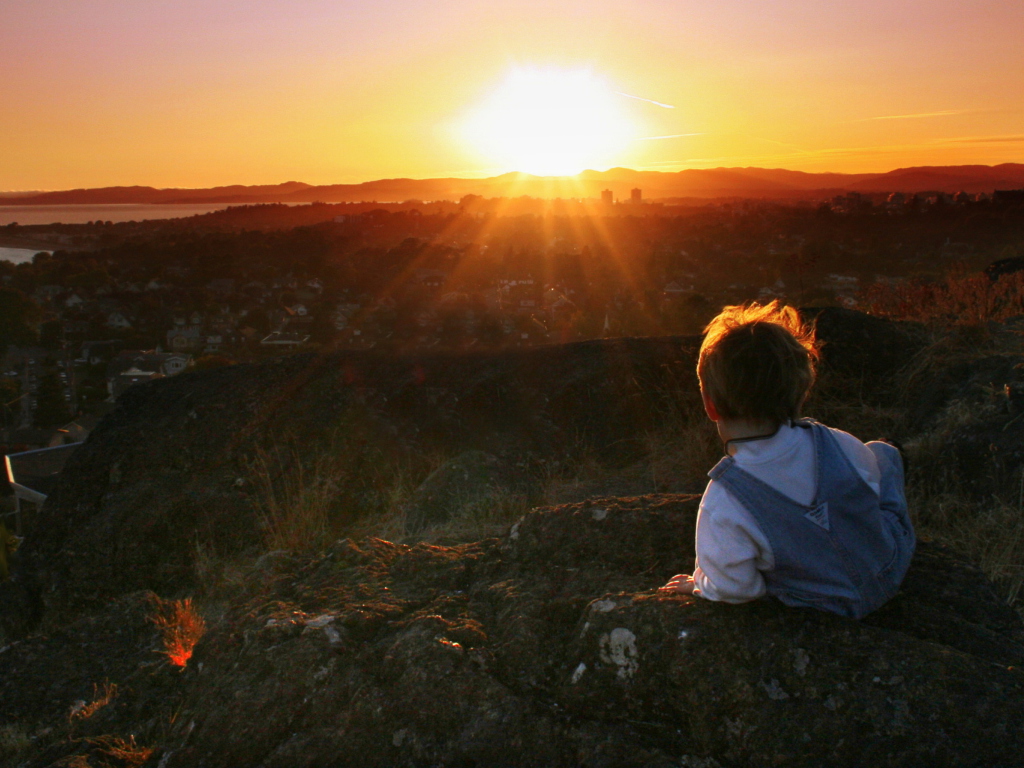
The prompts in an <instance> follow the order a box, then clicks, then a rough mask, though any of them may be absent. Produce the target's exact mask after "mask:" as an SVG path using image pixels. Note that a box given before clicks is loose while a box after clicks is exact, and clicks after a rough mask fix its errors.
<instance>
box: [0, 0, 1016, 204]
mask: <svg viewBox="0 0 1024 768" xmlns="http://www.w3.org/2000/svg"><path fill="white" fill-rule="evenodd" d="M1022 36H1024V2H1021V0H970V1H969V2H968V1H967V0H957V1H956V2H954V1H953V0H884V1H883V0H847V1H846V2H834V1H833V0H773V2H771V3H766V2H764V1H763V0H718V2H715V3H708V2H706V0H702V1H701V2H696V1H691V0H632V2H625V1H624V0H615V1H614V2H610V1H609V0H588V1H587V2H582V1H577V0H536V1H534V0H526V1H523V2H505V3H496V2H493V0H445V2H443V3H442V2H436V0H435V2H425V1H421V0H373V2H370V0H363V1H362V2H358V3H357V2H346V1H345V0H332V1H327V0H302V1H300V2H296V1H295V0H174V1H173V2H172V1H171V0H89V1H88V2H86V1H85V0H0V73H2V76H0V117H2V119H0V190H17V189H24V190H28V189H63V188H71V187H95V186H106V185H119V184H146V185H153V186H160V187H167V186H195V187H203V186H213V185H217V184H232V183H244V184H258V183H274V182H281V181H287V180H292V179H295V180H300V181H306V182H309V183H314V184H324V183H332V182H353V181H365V180H369V179H376V178H384V177H393V176H408V177H417V178H423V177H436V176H447V175H459V176H473V175H491V174H494V173H499V172H502V171H506V170H513V168H511V167H509V161H508V158H504V159H503V158H501V157H498V156H497V155H496V154H494V153H493V152H491V153H490V154H489V153H488V151H487V150H486V149H481V148H480V147H479V146H474V145H473V144H471V143H470V142H469V141H467V139H466V135H465V123H466V120H467V115H470V114H471V113H472V112H473V110H474V108H475V107H476V106H477V105H479V104H480V103H481V102H483V101H485V100H486V99H487V98H488V95H489V94H491V93H493V91H494V89H495V88H496V87H497V86H498V84H500V83H501V82H503V81H504V80H505V79H506V78H507V77H508V76H509V73H510V71H514V70H516V69H517V68H518V69H520V70H521V69H523V68H527V69H531V70H541V71H553V72H559V71H563V72H564V71H580V70H586V71H588V72H590V73H592V75H593V76H594V77H596V78H598V79H600V81H601V82H602V83H604V84H606V85H607V87H608V89H609V92H621V93H625V94H629V95H633V96H639V97H642V98H645V99H651V100H654V101H658V102H661V103H664V104H669V105H672V106H674V107H675V108H674V109H665V108H662V107H659V106H656V105H654V104H650V103H648V102H645V101H640V100H638V99H630V98H627V97H626V96H618V97H616V98H617V99H618V102H617V106H616V109H618V110H619V111H620V112H621V116H622V117H623V118H624V119H625V120H627V121H628V123H629V125H630V126H631V129H630V130H631V133H630V135H629V136H627V137H625V138H624V139H622V140H621V141H620V142H619V144H618V145H617V146H616V148H614V150H611V151H604V152H602V153H601V154H600V156H597V155H595V157H594V158H593V163H588V165H591V166H592V167H598V168H603V167H608V166H611V165H625V166H629V167H634V168H645V169H650V170H658V169H663V170H677V169H680V168H688V167H715V166H738V165H757V166H764V167H784V168H792V169H798V170H813V171H818V170H836V171H885V170H890V169H892V168H896V167H900V166H906V165H924V164H959V163H985V164H995V163H1000V162H1024V107H1022V105H1024V46H1021V44H1020V40H1021V38H1022ZM677 134H695V135H683V136H678V135H677ZM655 136H675V138H663V139H652V138H650V137H655Z"/></svg>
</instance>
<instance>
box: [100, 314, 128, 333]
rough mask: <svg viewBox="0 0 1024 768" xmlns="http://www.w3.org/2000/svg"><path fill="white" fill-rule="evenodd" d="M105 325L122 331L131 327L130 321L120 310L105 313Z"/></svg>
mask: <svg viewBox="0 0 1024 768" xmlns="http://www.w3.org/2000/svg"><path fill="white" fill-rule="evenodd" d="M106 325H107V328H112V329H114V330H116V331H123V330H127V329H128V328H131V327H132V323H131V321H130V320H129V319H128V318H127V317H125V316H124V314H123V313H122V312H111V313H110V314H109V315H107V323H106Z"/></svg>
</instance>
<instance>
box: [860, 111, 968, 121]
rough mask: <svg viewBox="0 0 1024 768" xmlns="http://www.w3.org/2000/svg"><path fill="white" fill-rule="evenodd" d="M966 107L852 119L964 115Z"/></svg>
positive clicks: (909, 118)
mask: <svg viewBox="0 0 1024 768" xmlns="http://www.w3.org/2000/svg"><path fill="white" fill-rule="evenodd" d="M969 111H970V110H967V109H944V110H942V111H941V112H915V113H914V114H912V115H882V116H881V117H865V118H862V119H860V120H854V121H853V122H855V123H867V122H870V121H872V120H918V119H921V118H925V117H950V116H951V115H966V114H967V113H968V112H969Z"/></svg>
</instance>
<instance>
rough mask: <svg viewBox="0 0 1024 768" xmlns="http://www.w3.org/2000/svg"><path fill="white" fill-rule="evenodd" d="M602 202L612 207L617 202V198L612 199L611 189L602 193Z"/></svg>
mask: <svg viewBox="0 0 1024 768" xmlns="http://www.w3.org/2000/svg"><path fill="white" fill-rule="evenodd" d="M601 202H602V203H604V204H605V205H611V204H612V203H614V202H615V198H613V197H612V191H611V190H610V189H606V190H604V191H603V192H602V193H601Z"/></svg>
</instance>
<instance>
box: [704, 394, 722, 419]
mask: <svg viewBox="0 0 1024 768" xmlns="http://www.w3.org/2000/svg"><path fill="white" fill-rule="evenodd" d="M700 396H701V399H702V400H703V401H704V412H705V413H707V415H708V418H709V419H711V420H712V421H721V420H722V417H721V416H719V415H718V409H717V408H715V404H714V403H713V402H711V398H710V397H708V395H707V393H706V392H705V391H704V390H703V389H702V390H701V391H700Z"/></svg>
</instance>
